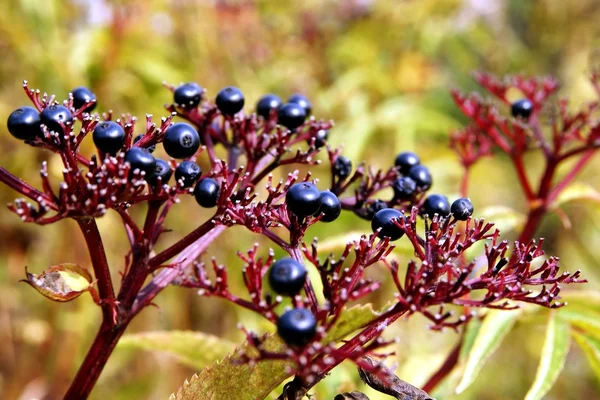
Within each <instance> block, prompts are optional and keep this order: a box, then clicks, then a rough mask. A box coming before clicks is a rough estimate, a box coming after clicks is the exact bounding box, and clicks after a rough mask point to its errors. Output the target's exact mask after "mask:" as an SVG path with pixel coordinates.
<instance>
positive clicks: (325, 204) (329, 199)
mask: <svg viewBox="0 0 600 400" xmlns="http://www.w3.org/2000/svg"><path fill="white" fill-rule="evenodd" d="M319 201H320V202H321V207H320V208H319V213H322V214H323V217H322V218H321V221H323V222H333V221H335V220H336V219H337V217H339V216H340V213H341V212H342V204H341V203H340V199H338V197H337V196H336V195H335V194H334V193H332V192H330V191H329V190H325V191H322V192H321V196H320V197H319Z"/></svg>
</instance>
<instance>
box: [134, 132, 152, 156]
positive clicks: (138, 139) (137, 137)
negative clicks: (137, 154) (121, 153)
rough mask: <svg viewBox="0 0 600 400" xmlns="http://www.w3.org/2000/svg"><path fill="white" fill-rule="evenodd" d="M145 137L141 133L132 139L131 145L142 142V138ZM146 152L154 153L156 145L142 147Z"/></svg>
mask: <svg viewBox="0 0 600 400" xmlns="http://www.w3.org/2000/svg"><path fill="white" fill-rule="evenodd" d="M144 136H145V135H144V134H143V133H140V134H139V135H137V136H136V137H134V138H133V144H136V143H137V142H139V141H140V140H142V138H143V137H144ZM144 148H145V149H146V150H148V151H149V152H150V153H154V150H156V145H155V144H153V145H152V146H148V147H144Z"/></svg>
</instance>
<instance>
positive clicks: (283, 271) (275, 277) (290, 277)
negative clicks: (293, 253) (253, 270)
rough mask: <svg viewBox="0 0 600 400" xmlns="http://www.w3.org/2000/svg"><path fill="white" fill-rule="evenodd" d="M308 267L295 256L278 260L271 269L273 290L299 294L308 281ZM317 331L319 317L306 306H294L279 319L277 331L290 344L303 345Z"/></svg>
mask: <svg viewBox="0 0 600 400" xmlns="http://www.w3.org/2000/svg"><path fill="white" fill-rule="evenodd" d="M306 275H307V272H306V267H305V266H304V265H303V264H301V263H300V262H298V261H296V260H294V259H293V258H283V259H281V260H277V261H276V262H275V263H274V264H273V265H272V266H271V268H270V269H269V272H268V279H269V284H270V285H271V288H272V289H273V291H274V292H275V293H277V294H280V295H284V296H295V295H297V294H298V293H299V292H300V290H302V287H303V286H304V282H305V281H306ZM316 332H317V319H316V318H315V316H314V315H313V313H312V312H311V311H310V310H308V309H306V308H299V307H296V308H292V309H290V310H287V311H285V312H284V313H283V314H282V315H281V316H280V317H279V318H278V319H277V333H278V334H279V336H280V337H281V339H283V341H284V342H286V343H287V344H288V345H290V346H303V345H305V344H307V343H308V342H310V341H311V339H312V338H313V337H314V336H315V334H316Z"/></svg>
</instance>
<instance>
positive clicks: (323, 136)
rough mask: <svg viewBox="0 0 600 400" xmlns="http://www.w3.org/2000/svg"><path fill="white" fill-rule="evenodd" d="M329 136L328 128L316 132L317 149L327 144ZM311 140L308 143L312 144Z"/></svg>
mask: <svg viewBox="0 0 600 400" xmlns="http://www.w3.org/2000/svg"><path fill="white" fill-rule="evenodd" d="M328 137H329V131H328V130H326V129H319V130H318V131H317V133H316V134H315V149H320V148H321V147H323V146H325V143H326V142H327V138H328ZM310 142H311V141H310V140H308V141H307V143H308V144H310Z"/></svg>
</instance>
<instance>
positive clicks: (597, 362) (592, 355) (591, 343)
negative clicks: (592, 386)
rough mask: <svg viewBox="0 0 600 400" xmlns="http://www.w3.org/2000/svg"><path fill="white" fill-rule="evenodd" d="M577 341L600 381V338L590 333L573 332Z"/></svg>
mask: <svg viewBox="0 0 600 400" xmlns="http://www.w3.org/2000/svg"><path fill="white" fill-rule="evenodd" d="M573 337H574V338H575V341H576V342H577V344H578V345H579V347H581V349H582V350H583V352H584V353H585V356H586V358H587V360H588V363H589V364H590V367H592V370H593V371H594V374H596V377H597V378H598V380H599V381H600V340H599V339H598V338H595V337H592V336H590V335H584V334H581V333H577V332H573Z"/></svg>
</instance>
